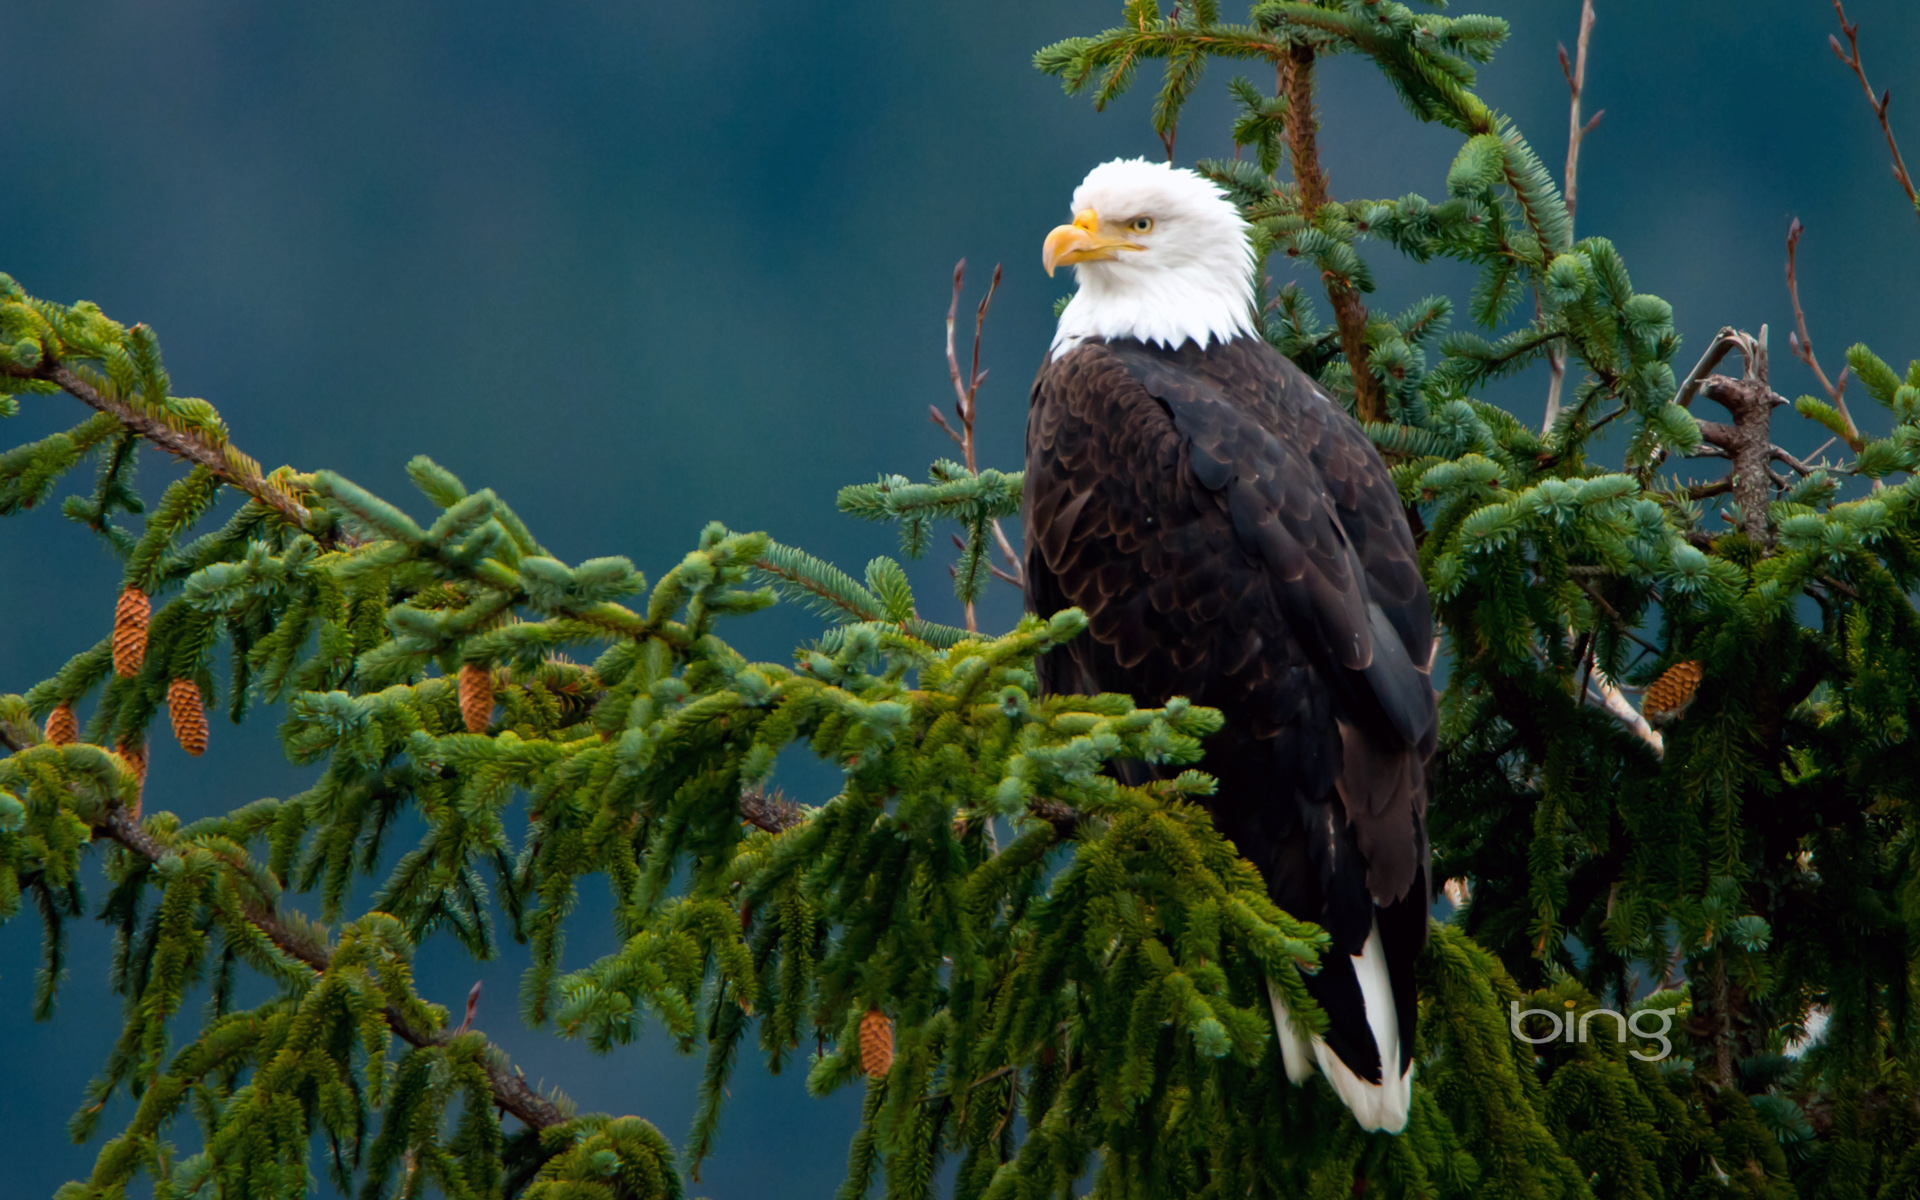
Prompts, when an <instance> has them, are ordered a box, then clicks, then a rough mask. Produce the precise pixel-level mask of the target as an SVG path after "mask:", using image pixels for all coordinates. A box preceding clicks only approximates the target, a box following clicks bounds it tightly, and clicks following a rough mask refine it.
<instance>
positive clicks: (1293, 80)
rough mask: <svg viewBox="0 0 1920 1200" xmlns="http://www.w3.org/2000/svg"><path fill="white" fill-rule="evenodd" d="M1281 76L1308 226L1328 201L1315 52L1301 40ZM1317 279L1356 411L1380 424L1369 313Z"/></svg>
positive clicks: (1331, 279) (1333, 284) (1339, 285)
mask: <svg viewBox="0 0 1920 1200" xmlns="http://www.w3.org/2000/svg"><path fill="white" fill-rule="evenodd" d="M1279 76H1280V90H1281V91H1282V92H1283V93H1285V94H1286V97H1287V112H1286V123H1287V150H1288V157H1289V158H1290V159H1291V160H1292V162H1293V178H1294V182H1295V183H1296V184H1298V185H1299V189H1300V219H1301V220H1302V221H1304V222H1306V224H1308V225H1309V226H1311V225H1312V224H1313V218H1314V214H1315V213H1316V212H1317V211H1318V210H1319V209H1320V207H1321V206H1322V205H1324V204H1326V203H1327V202H1328V201H1329V200H1330V199H1331V198H1332V197H1331V196H1330V194H1329V192H1328V186H1327V173H1326V170H1325V169H1324V168H1323V167H1322V166H1321V165H1320V150H1319V147H1318V145H1317V143H1316V139H1315V135H1316V132H1317V130H1318V128H1319V121H1318V119H1317V118H1316V117H1315V116H1314V109H1313V47H1312V46H1311V45H1309V44H1308V43H1307V42H1306V41H1304V40H1302V41H1299V42H1297V43H1295V44H1294V45H1293V46H1292V47H1291V48H1290V49H1289V51H1288V53H1287V57H1286V58H1285V59H1284V60H1282V61H1281V62H1280V64H1279ZM1320 277H1321V279H1322V281H1323V282H1325V284H1326V287H1327V299H1328V300H1330V301H1331V302H1332V303H1333V316H1334V321H1335V323H1336V324H1338V325H1339V327H1340V349H1341V351H1342V353H1344V354H1345V355H1346V356H1347V365H1348V366H1349V367H1350V368H1351V369H1352V371H1353V404H1354V411H1355V412H1356V413H1357V414H1358V416H1359V418H1360V420H1361V421H1362V422H1363V423H1374V424H1377V423H1380V422H1384V421H1385V420H1386V419H1387V405H1386V399H1385V397H1383V396H1382V395H1381V390H1380V381H1379V380H1377V379H1375V378H1374V375H1373V368H1372V366H1371V364H1370V362H1369V351H1368V347H1367V307H1366V305H1365V304H1363V303H1361V301H1360V292H1359V290H1358V289H1357V288H1355V287H1354V286H1353V284H1352V283H1351V282H1349V281H1348V280H1345V279H1341V278H1339V277H1337V276H1335V275H1334V274H1333V273H1332V272H1330V271H1325V270H1323V271H1322V272H1321V273H1320Z"/></svg>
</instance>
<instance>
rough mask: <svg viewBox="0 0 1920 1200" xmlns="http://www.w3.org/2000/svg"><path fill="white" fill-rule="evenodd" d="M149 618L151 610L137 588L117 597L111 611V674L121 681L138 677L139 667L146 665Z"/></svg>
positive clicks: (131, 588)
mask: <svg viewBox="0 0 1920 1200" xmlns="http://www.w3.org/2000/svg"><path fill="white" fill-rule="evenodd" d="M152 614H153V606H152V605H151V604H149V603H148V602H147V594H146V593H145V592H143V591H141V590H140V589H139V588H137V587H130V588H128V589H127V590H126V591H124V592H121V593H120V602H119V603H118V604H116V605H114V608H113V673H114V674H116V675H118V676H120V677H121V678H122V679H132V678H133V677H134V676H135V675H138V674H139V673H140V664H141V663H144V662H146V661H147V618H148V617H149V616H151V615H152Z"/></svg>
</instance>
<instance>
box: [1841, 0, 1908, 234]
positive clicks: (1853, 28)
mask: <svg viewBox="0 0 1920 1200" xmlns="http://www.w3.org/2000/svg"><path fill="white" fill-rule="evenodd" d="M1833 11H1834V13H1835V14H1836V15H1837V16H1838V17H1839V18H1840V32H1841V33H1844V34H1846V35H1847V47H1846V48H1845V49H1843V48H1842V47H1841V45H1840V39H1839V38H1837V37H1834V36H1833V35H1832V34H1828V35H1827V45H1829V46H1832V47H1833V54H1834V57H1835V58H1838V59H1839V60H1840V61H1841V62H1843V63H1845V64H1846V65H1847V66H1848V67H1849V68H1851V69H1852V71H1853V74H1854V78H1856V79H1858V80H1859V81H1860V90H1861V91H1864V92H1865V93H1866V94H1867V103H1868V104H1870V105H1872V106H1873V115H1874V116H1875V117H1878V118H1879V119H1880V132H1881V133H1884V134H1885V135H1886V136H1887V149H1888V150H1891V151H1892V152H1893V177H1894V178H1895V179H1897V180H1898V181H1899V182H1900V187H1901V189H1902V190H1904V191H1905V192H1906V193H1907V203H1908V204H1910V205H1912V206H1913V209H1914V211H1915V212H1916V213H1920V195H1916V194H1915V193H1914V190H1913V177H1912V176H1911V175H1909V174H1907V160H1906V159H1904V158H1902V157H1901V156H1900V143H1898V142H1896V141H1894V140H1893V126H1892V125H1889V124H1888V123H1887V102H1888V101H1889V100H1891V99H1892V98H1893V91H1892V89H1887V90H1885V91H1882V92H1881V93H1880V94H1879V95H1878V96H1875V95H1874V94H1873V85H1872V84H1870V83H1868V82H1867V71H1866V68H1865V67H1863V66H1861V65H1860V23H1859V22H1858V21H1855V22H1851V23H1849V22H1848V20H1847V10H1846V9H1845V8H1844V7H1842V6H1841V3H1840V0H1833Z"/></svg>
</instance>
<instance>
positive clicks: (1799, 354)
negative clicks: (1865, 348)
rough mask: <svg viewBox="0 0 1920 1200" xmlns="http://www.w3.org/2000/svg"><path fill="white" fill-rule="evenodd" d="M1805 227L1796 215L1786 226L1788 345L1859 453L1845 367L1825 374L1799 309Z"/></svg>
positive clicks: (1860, 441)
mask: <svg viewBox="0 0 1920 1200" xmlns="http://www.w3.org/2000/svg"><path fill="white" fill-rule="evenodd" d="M1805 231H1806V226H1804V225H1802V224H1800V218H1799V217H1795V218H1794V219H1793V223H1792V224H1790V225H1788V226H1787V295H1788V296H1789V297H1790V298H1791V299H1792V300H1793V323H1794V325H1796V326H1797V327H1798V332H1797V333H1796V332H1795V331H1794V330H1788V331H1787V348H1788V349H1789V350H1792V351H1793V356H1794V357H1795V358H1797V359H1799V360H1800V361H1801V362H1803V363H1805V364H1807V366H1808V367H1809V368H1811V369H1812V371H1813V377H1814V378H1815V379H1818V380H1819V381H1820V387H1821V388H1822V389H1823V390H1824V391H1825V392H1826V393H1827V399H1828V400H1829V401H1831V402H1832V404H1833V407H1834V411H1836V412H1838V413H1839V414H1840V419H1841V420H1843V421H1845V422H1846V423H1847V433H1846V439H1847V445H1848V447H1850V448H1851V449H1852V450H1853V452H1854V453H1855V454H1858V453H1859V452H1860V447H1862V446H1864V445H1866V439H1864V438H1862V437H1861V436H1860V427H1859V426H1858V425H1855V424H1854V423H1853V414H1852V413H1850V412H1848V411H1847V369H1846V368H1845V367H1842V368H1840V379H1839V382H1838V383H1837V384H1836V383H1835V382H1833V381H1832V380H1829V379H1828V378H1827V373H1826V372H1825V371H1822V370H1821V369H1820V360H1819V359H1817V358H1815V357H1814V355H1813V339H1812V338H1811V337H1809V336H1808V335H1807V314H1806V313H1804V312H1802V311H1801V310H1800V281H1799V279H1798V278H1797V276H1796V274H1795V272H1794V251H1795V250H1797V249H1798V248H1799V246H1800V235H1801V234H1802V233H1803V232H1805Z"/></svg>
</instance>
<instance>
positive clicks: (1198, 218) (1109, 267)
mask: <svg viewBox="0 0 1920 1200" xmlns="http://www.w3.org/2000/svg"><path fill="white" fill-rule="evenodd" d="M1073 214H1074V217H1073V224H1071V225H1062V226H1060V227H1059V228H1058V229H1055V230H1054V231H1053V232H1052V233H1049V234H1048V235H1047V241H1046V244H1045V246H1044V247H1043V248H1042V249H1041V261H1042V263H1043V264H1045V266H1046V268H1047V274H1049V275H1051V274H1053V270H1054V268H1055V267H1059V266H1065V265H1067V264H1069V263H1070V264H1072V265H1073V266H1074V268H1075V270H1076V272H1077V274H1078V275H1079V284H1080V289H1079V291H1077V292H1075V293H1074V296H1073V299H1072V300H1071V301H1070V302H1069V303H1068V304H1067V307H1066V310H1065V311H1064V312H1062V313H1061V314H1060V327H1059V330H1058V332H1056V333H1055V334H1054V335H1053V357H1054V358H1059V357H1060V356H1061V355H1063V354H1065V353H1066V352H1067V351H1069V350H1071V349H1073V348H1074V347H1075V346H1076V345H1078V344H1079V343H1080V342H1081V341H1082V340H1084V339H1086V338H1090V337H1097V338H1123V337H1131V338H1138V339H1139V340H1140V341H1143V342H1158V343H1161V344H1163V345H1166V346H1169V347H1177V346H1179V345H1180V344H1181V343H1183V342H1185V341H1186V340H1187V339H1189V338H1191V339H1193V341H1194V342H1195V343H1197V344H1198V345H1200V346H1202V347H1204V346H1206V345H1207V343H1208V341H1209V340H1210V339H1213V340H1218V341H1220V342H1227V341H1230V340H1232V339H1233V338H1235V337H1237V336H1239V335H1241V334H1251V333H1253V332H1254V324H1253V268H1254V262H1253V247H1252V244H1251V243H1250V242H1249V241H1248V240H1247V223H1246V221H1245V220H1244V219H1242V218H1241V216H1240V210H1239V209H1238V208H1236V207H1235V206H1234V204H1233V201H1231V200H1229V199H1228V198H1227V196H1226V193H1225V192H1224V191H1222V190H1221V189H1220V187H1219V186H1218V185H1217V184H1215V183H1213V182H1212V181H1210V180H1208V179H1205V178H1203V177H1202V176H1200V175H1197V174H1195V173H1194V172H1192V171H1187V170H1179V169H1176V168H1174V167H1170V166H1167V165H1166V164H1164V163H1152V162H1148V161H1147V160H1145V159H1143V158H1131V159H1129V158H1121V159H1115V160H1114V161H1112V162H1110V163H1102V164H1101V165H1099V166H1097V167H1095V168H1094V169H1093V170H1092V171H1090V172H1089V173H1088V174H1087V178H1086V180H1085V181H1084V182H1082V183H1081V184H1080V186H1079V187H1077V188H1075V189H1074V191H1073Z"/></svg>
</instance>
